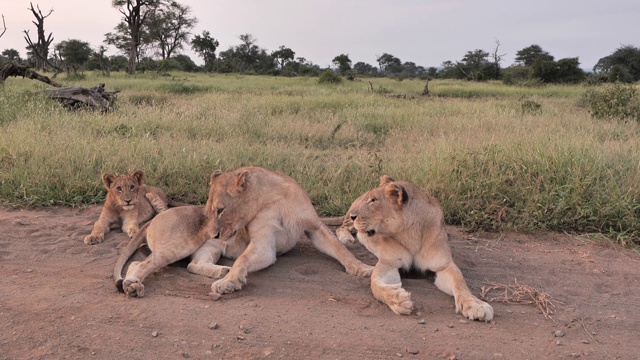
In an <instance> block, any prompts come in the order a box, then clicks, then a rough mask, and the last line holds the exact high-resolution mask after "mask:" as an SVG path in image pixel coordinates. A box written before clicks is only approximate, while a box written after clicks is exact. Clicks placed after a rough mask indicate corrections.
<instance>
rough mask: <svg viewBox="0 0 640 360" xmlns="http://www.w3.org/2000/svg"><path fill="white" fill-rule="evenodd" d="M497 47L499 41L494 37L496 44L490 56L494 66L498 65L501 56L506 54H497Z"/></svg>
mask: <svg viewBox="0 0 640 360" xmlns="http://www.w3.org/2000/svg"><path fill="white" fill-rule="evenodd" d="M499 48H500V41H499V40H498V39H496V46H495V47H494V48H493V53H492V54H491V57H492V58H493V64H494V65H495V66H496V68H499V67H500V62H502V58H503V57H505V56H506V55H507V53H504V54H500V55H498V49H499Z"/></svg>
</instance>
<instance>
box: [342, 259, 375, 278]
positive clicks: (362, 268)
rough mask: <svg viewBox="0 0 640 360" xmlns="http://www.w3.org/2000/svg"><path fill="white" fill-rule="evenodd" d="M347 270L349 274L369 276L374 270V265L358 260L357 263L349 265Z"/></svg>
mask: <svg viewBox="0 0 640 360" xmlns="http://www.w3.org/2000/svg"><path fill="white" fill-rule="evenodd" d="M345 270H346V271H347V274H349V275H355V276H362V277H369V276H371V273H372V272H373V266H370V265H367V264H364V263H361V262H358V263H357V264H354V265H351V266H349V267H347V268H346V269H345Z"/></svg>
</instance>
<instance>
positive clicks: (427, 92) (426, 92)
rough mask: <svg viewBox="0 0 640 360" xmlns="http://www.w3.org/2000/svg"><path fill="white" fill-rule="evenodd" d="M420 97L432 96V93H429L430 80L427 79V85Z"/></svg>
mask: <svg viewBox="0 0 640 360" xmlns="http://www.w3.org/2000/svg"><path fill="white" fill-rule="evenodd" d="M420 95H422V96H431V93H430V92H429V79H427V83H426V84H425V85H424V90H422V94H420Z"/></svg>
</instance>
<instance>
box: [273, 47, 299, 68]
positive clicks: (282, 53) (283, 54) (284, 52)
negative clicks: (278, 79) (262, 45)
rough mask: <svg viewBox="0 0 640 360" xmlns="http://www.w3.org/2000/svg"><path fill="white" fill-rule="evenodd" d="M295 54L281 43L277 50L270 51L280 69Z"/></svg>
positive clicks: (291, 59)
mask: <svg viewBox="0 0 640 360" xmlns="http://www.w3.org/2000/svg"><path fill="white" fill-rule="evenodd" d="M295 56H296V53H295V52H294V51H293V50H291V49H289V48H288V47H285V46H284V45H281V46H280V47H279V48H278V50H276V51H274V52H272V53H271V57H273V58H274V59H275V60H276V61H277V62H278V65H279V66H280V69H284V66H285V65H286V64H287V62H290V61H293V59H294V57H295Z"/></svg>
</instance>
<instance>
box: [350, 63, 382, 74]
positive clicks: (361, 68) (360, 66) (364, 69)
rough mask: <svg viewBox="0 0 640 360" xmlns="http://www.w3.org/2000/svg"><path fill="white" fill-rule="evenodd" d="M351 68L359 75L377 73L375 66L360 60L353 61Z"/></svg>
mask: <svg viewBox="0 0 640 360" xmlns="http://www.w3.org/2000/svg"><path fill="white" fill-rule="evenodd" d="M353 70H354V71H355V72H356V74H358V75H361V76H377V75H378V69H377V68H376V67H375V66H373V65H369V64H367V63H364V62H362V61H359V62H357V63H355V64H354V65H353Z"/></svg>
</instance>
